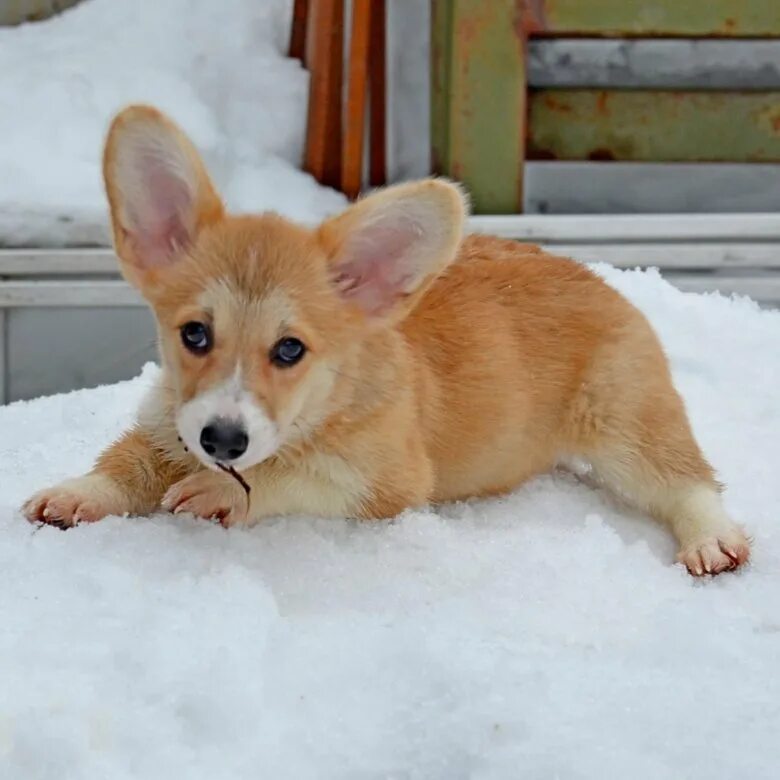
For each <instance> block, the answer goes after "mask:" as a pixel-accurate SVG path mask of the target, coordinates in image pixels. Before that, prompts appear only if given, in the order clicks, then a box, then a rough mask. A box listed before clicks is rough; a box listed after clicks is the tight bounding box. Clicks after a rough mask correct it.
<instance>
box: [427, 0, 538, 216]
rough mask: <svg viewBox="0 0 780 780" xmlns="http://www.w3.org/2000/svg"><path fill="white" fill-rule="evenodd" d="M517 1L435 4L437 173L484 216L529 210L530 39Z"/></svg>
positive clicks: (444, 1) (437, 0)
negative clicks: (460, 187)
mask: <svg viewBox="0 0 780 780" xmlns="http://www.w3.org/2000/svg"><path fill="white" fill-rule="evenodd" d="M518 7H519V6H518V3H517V2H516V0H491V1H490V2H489V3H486V2H484V0H434V4H433V17H432V21H433V36H432V43H433V50H434V54H433V73H434V75H433V83H432V87H433V91H432V99H431V101H432V102H431V108H432V120H433V121H432V145H433V159H434V165H435V169H436V170H437V172H439V173H442V174H445V175H447V176H450V177H452V178H453V179H456V180H458V181H461V182H463V184H464V185H465V186H466V188H467V189H468V191H469V193H470V195H471V199H472V207H473V209H474V211H475V213H478V214H485V213H491V214H511V213H516V212H518V211H521V210H522V202H523V186H522V185H523V182H522V172H523V157H524V138H525V122H526V92H527V91H526V80H525V72H526V71H525V55H524V40H525V39H524V36H523V34H522V32H521V29H520V24H519V11H518Z"/></svg>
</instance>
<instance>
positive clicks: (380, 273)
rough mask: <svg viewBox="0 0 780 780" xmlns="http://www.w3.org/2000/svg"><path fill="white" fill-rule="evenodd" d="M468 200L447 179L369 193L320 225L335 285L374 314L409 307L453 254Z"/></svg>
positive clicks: (389, 313)
mask: <svg viewBox="0 0 780 780" xmlns="http://www.w3.org/2000/svg"><path fill="white" fill-rule="evenodd" d="M466 209H467V205H466V201H465V197H464V195H463V193H462V192H461V190H460V189H459V188H458V187H457V186H455V185H454V184H452V183H450V182H447V181H444V180H442V179H428V180H425V181H421V182H414V183H411V184H400V185H397V186H395V187H388V188H387V189H385V190H380V191H379V192H377V193H375V194H373V195H369V196H368V197H366V198H364V199H363V200H361V201H358V202H357V203H356V204H355V205H354V206H351V207H350V208H349V209H347V210H346V211H345V212H344V213H343V214H340V215H339V216H337V217H334V218H332V219H330V220H327V221H326V222H324V223H323V224H322V225H321V226H320V228H319V236H320V241H321V243H322V245H323V246H324V248H325V251H326V253H327V255H328V258H329V262H330V263H331V269H332V274H333V278H334V283H335V285H336V287H337V289H338V291H339V293H340V295H341V296H342V298H343V299H344V300H345V301H346V302H349V303H352V304H354V305H356V306H357V307H358V308H360V309H361V310H362V311H363V313H364V314H366V315H367V316H369V317H383V318H384V317H387V316H391V317H392V316H394V315H396V316H397V315H399V314H403V313H405V312H407V311H408V310H409V309H410V308H411V307H412V306H413V305H414V303H415V302H416V301H417V299H418V298H419V296H420V295H422V293H423V292H424V290H425V288H427V286H428V285H429V284H430V283H431V282H432V281H433V280H434V279H435V278H436V276H437V275H438V274H439V273H440V272H441V271H442V270H443V269H444V268H445V267H446V266H447V265H448V264H449V263H450V262H452V260H453V259H454V258H455V255H456V253H457V250H458V246H459V244H460V240H461V237H462V234H463V223H464V220H465V217H466Z"/></svg>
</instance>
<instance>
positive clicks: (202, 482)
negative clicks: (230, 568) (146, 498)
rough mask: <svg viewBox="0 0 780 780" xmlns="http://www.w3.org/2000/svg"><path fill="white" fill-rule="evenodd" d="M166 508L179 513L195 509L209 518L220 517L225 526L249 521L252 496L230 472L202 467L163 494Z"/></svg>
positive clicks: (196, 513)
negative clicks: (203, 469)
mask: <svg viewBox="0 0 780 780" xmlns="http://www.w3.org/2000/svg"><path fill="white" fill-rule="evenodd" d="M161 504H162V507H163V509H167V510H168V511H169V512H173V513H174V514H179V513H181V512H191V513H192V514H193V515H197V516H198V517H202V518H204V519H206V520H219V522H220V523H221V524H222V525H223V526H225V528H228V527H230V526H231V525H235V524H236V523H242V522H245V521H246V519H247V515H248V512H249V496H248V495H247V494H246V493H245V492H244V489H243V488H242V487H241V485H239V484H238V482H236V480H234V479H233V478H232V477H230V476H228V475H227V474H218V473H216V472H214V471H198V472H197V473H195V474H192V475H190V476H189V477H185V478H184V479H182V480H181V481H180V482H177V483H176V484H175V485H173V486H172V487H171V488H169V490H168V492H167V493H166V494H165V495H164V496H163V500H162V502H161Z"/></svg>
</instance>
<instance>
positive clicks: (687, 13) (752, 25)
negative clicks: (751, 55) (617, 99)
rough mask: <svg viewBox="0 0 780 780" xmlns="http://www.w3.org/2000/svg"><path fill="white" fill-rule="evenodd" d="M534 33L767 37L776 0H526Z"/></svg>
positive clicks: (775, 19)
mask: <svg viewBox="0 0 780 780" xmlns="http://www.w3.org/2000/svg"><path fill="white" fill-rule="evenodd" d="M529 6H530V8H531V9H532V11H533V15H532V21H531V22H530V24H531V26H532V29H533V32H534V34H537V35H591V36H596V35H604V36H676V37H686V36H689V37H694V36H713V37H737V38H740V37H742V38H745V37H770V36H772V35H780V3H778V2H777V0H587V2H586V0H531V2H530V3H529Z"/></svg>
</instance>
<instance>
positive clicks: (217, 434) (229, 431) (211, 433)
mask: <svg viewBox="0 0 780 780" xmlns="http://www.w3.org/2000/svg"><path fill="white" fill-rule="evenodd" d="M200 446H201V447H203V449H204V451H205V452H206V454H207V455H211V457H212V458H214V460H219V461H225V460H235V459H236V458H240V457H241V456H242V455H243V454H244V453H245V452H246V448H247V447H248V446H249V437H248V436H247V435H246V431H245V430H244V428H243V427H242V426H241V425H240V424H239V423H237V422H233V421H231V420H223V419H221V418H217V419H216V420H212V421H211V422H210V423H209V424H208V425H207V426H206V427H205V428H204V429H203V430H202V431H201V432H200Z"/></svg>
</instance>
